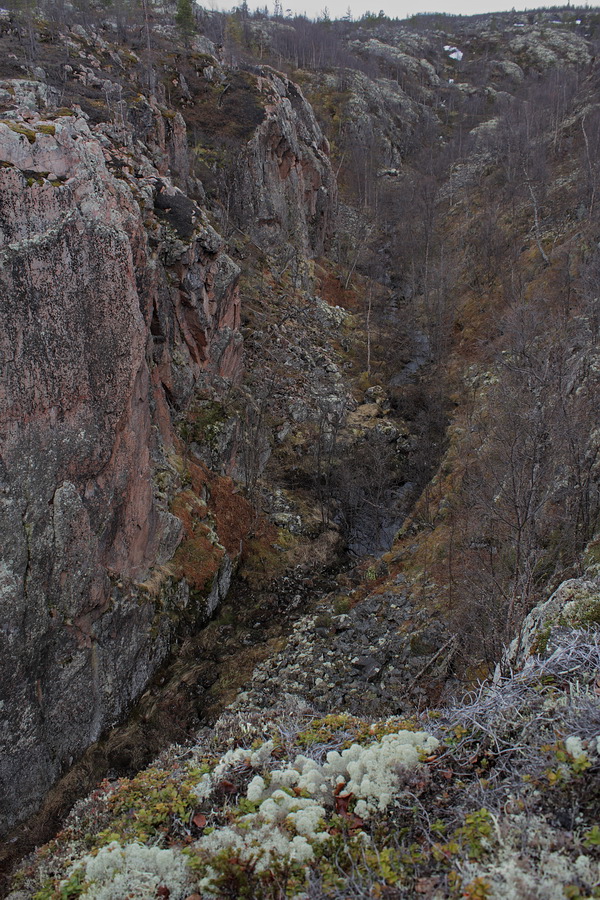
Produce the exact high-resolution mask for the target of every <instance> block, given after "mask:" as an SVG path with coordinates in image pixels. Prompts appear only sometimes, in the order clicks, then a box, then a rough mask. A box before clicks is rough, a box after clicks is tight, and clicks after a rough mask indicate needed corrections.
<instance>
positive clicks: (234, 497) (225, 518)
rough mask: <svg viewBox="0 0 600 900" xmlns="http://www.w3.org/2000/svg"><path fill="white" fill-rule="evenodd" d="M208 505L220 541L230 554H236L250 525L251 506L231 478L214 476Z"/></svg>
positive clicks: (251, 517) (251, 516) (251, 519)
mask: <svg viewBox="0 0 600 900" xmlns="http://www.w3.org/2000/svg"><path fill="white" fill-rule="evenodd" d="M209 507H210V510H211V512H212V514H213V516H214V519H215V522H216V525H217V534H218V535H219V540H220V542H221V543H222V544H223V546H224V547H225V549H226V550H227V552H228V553H229V555H230V556H235V555H237V554H238V553H239V552H240V548H241V546H242V544H243V541H244V540H245V539H246V537H247V535H248V533H249V532H250V529H251V527H252V521H253V512H252V506H251V505H250V503H249V502H248V501H247V500H246V498H245V497H243V496H242V494H240V493H239V492H238V491H237V490H236V487H235V485H234V483H233V481H232V480H231V478H219V477H215V478H214V479H213V480H212V482H211V484H210V500H209Z"/></svg>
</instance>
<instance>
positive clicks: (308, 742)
mask: <svg viewBox="0 0 600 900" xmlns="http://www.w3.org/2000/svg"><path fill="white" fill-rule="evenodd" d="M416 727H417V726H416V723H415V721H414V720H413V719H387V720H386V721H381V722H373V723H369V722H367V721H365V720H364V719H359V718H357V717H356V716H351V715H349V714H348V713H333V714H330V715H327V716H323V718H320V719H315V720H314V721H313V722H311V723H310V725H309V727H308V728H306V729H305V730H304V731H301V732H300V733H299V734H298V736H297V737H296V741H297V743H298V744H299V745H300V746H301V747H310V746H312V745H314V744H337V745H339V749H341V750H343V749H346V748H347V747H350V746H351V745H352V744H370V743H373V742H374V741H379V740H381V738H382V737H383V736H384V735H386V734H397V733H398V732H399V731H415V729H416Z"/></svg>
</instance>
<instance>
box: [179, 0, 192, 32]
mask: <svg viewBox="0 0 600 900" xmlns="http://www.w3.org/2000/svg"><path fill="white" fill-rule="evenodd" d="M175 21H176V22H177V25H178V27H179V29H180V30H181V33H182V34H183V35H184V37H186V38H189V37H190V36H191V35H192V34H193V32H194V27H195V20H194V9H193V6H192V0H177V12H176V13H175Z"/></svg>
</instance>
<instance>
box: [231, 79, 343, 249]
mask: <svg viewBox="0 0 600 900" xmlns="http://www.w3.org/2000/svg"><path fill="white" fill-rule="evenodd" d="M259 71H260V72H261V75H259V76H258V83H257V87H258V90H259V91H260V93H261V95H262V98H263V100H264V103H265V117H264V119H263V121H262V122H261V123H260V125H259V126H258V128H257V129H256V131H255V133H254V134H253V136H252V138H251V139H250V141H249V142H248V144H247V145H246V147H245V150H244V152H243V157H242V160H241V161H240V164H239V167H238V169H237V172H236V191H235V194H234V209H235V212H236V215H237V217H238V218H239V220H240V221H241V222H242V223H243V224H244V227H245V228H246V229H247V230H248V233H249V234H250V235H251V237H252V238H253V239H254V240H255V241H256V242H257V243H258V244H260V246H261V247H265V248H266V249H268V250H270V251H274V250H276V249H280V248H281V245H282V238H283V239H284V240H287V242H288V243H290V244H292V245H293V246H294V248H295V250H296V252H297V253H300V254H302V255H303V256H308V257H315V256H321V255H322V254H323V251H324V247H325V244H326V241H327V238H328V237H329V236H330V235H331V232H332V228H333V219H334V211H335V201H336V196H337V188H336V183H335V178H334V175H333V171H332V169H331V164H330V162H329V144H328V142H327V139H326V138H325V137H324V135H323V133H322V131H321V129H320V127H319V125H318V124H317V120H316V119H315V114H314V112H313V110H312V108H311V106H310V104H309V103H308V102H307V101H306V99H305V98H304V96H303V94H302V91H301V90H300V88H299V87H298V86H297V85H296V84H294V83H293V82H292V81H290V80H289V79H288V78H285V77H284V76H283V75H280V74H278V73H276V72H273V71H271V70H268V69H266V70H262V69H261V70H259Z"/></svg>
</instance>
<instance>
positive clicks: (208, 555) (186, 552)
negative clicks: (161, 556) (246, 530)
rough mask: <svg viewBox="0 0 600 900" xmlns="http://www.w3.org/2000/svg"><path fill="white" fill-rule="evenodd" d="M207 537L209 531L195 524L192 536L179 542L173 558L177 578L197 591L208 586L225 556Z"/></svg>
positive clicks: (220, 548) (201, 525) (222, 550)
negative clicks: (180, 578)
mask: <svg viewBox="0 0 600 900" xmlns="http://www.w3.org/2000/svg"><path fill="white" fill-rule="evenodd" d="M209 535H210V529H209V528H208V527H207V526H206V525H204V524H203V523H201V522H200V523H197V524H196V525H195V527H194V530H193V534H192V535H191V536H190V537H186V538H185V539H184V540H183V541H182V542H181V544H180V545H179V547H178V548H177V551H176V553H175V556H174V557H173V564H174V566H175V568H176V571H177V574H178V576H179V577H182V576H183V577H184V578H185V579H186V581H187V582H188V583H189V584H190V585H191V586H192V587H193V588H195V589H196V590H198V591H202V590H204V589H205V588H206V587H208V586H209V584H210V582H211V580H212V579H213V577H214V576H215V575H216V573H217V572H218V571H219V567H220V565H221V561H222V559H223V556H224V555H225V551H224V549H223V548H222V547H219V546H218V545H216V544H214V543H213V541H212V540H211V539H210V537H209Z"/></svg>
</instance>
